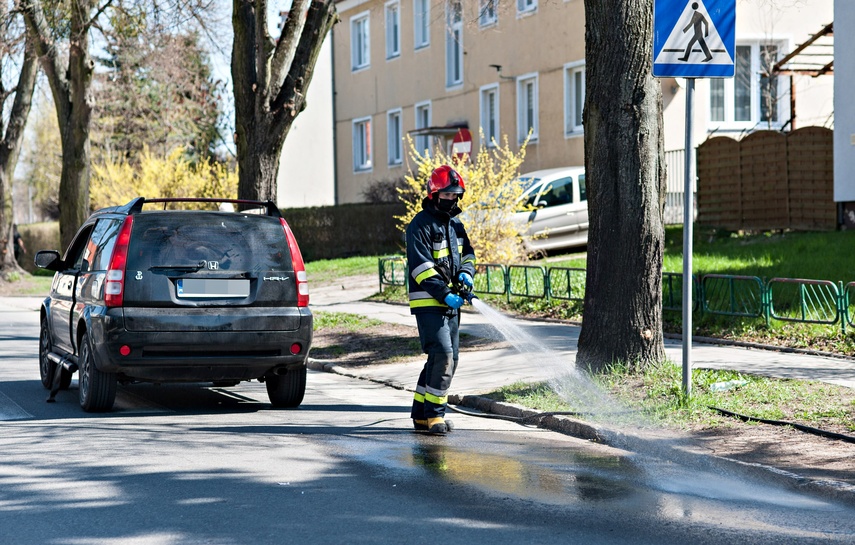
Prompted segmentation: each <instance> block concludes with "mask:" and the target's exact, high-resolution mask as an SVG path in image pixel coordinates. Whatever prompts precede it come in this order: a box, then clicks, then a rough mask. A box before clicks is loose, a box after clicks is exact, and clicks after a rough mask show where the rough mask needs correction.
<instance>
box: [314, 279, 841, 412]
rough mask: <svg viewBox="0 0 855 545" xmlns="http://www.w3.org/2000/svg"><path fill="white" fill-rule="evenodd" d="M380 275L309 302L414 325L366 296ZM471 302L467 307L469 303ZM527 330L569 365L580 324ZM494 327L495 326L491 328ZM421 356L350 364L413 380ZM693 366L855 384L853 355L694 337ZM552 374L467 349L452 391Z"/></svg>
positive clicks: (528, 325)
mask: <svg viewBox="0 0 855 545" xmlns="http://www.w3.org/2000/svg"><path fill="white" fill-rule="evenodd" d="M377 290H378V285H377V283H376V280H375V281H374V282H373V283H371V284H370V285H369V284H368V283H366V284H365V285H364V286H358V287H357V286H354V287H352V288H349V289H342V288H341V286H334V287H332V288H329V287H321V288H317V289H314V290H312V293H311V298H310V304H311V307H312V308H314V309H316V310H318V311H329V312H347V313H351V314H361V315H364V316H368V317H371V318H375V319H377V320H382V321H384V322H391V323H397V324H404V325H410V326H413V327H415V325H416V321H415V318H413V317H412V316H411V315H410V310H409V308H408V307H406V306H404V305H393V304H385V303H374V302H368V301H363V300H362V299H363V298H365V297H368V296H369V295H372V294H374V293H376V292H377ZM467 308H469V307H467ZM514 323H515V324H516V325H518V326H519V327H520V328H521V329H522V330H523V331H524V332H525V333H526V334H528V335H531V336H532V337H533V338H534V339H537V340H539V341H540V342H542V343H543V345H544V347H546V348H548V349H549V351H554V352H555V353H556V354H557V357H559V358H561V359H562V360H564V361H566V363H567V364H568V365H570V364H574V363H575V360H576V349H577V342H578V340H579V331H580V329H581V327H580V326H577V325H572V324H567V323H561V322H554V321H538V320H515V321H514ZM460 331H461V332H462V333H467V334H470V335H476V336H481V337H489V338H495V337H496V334H495V333H494V331H495V330H494V329H493V328H492V327H491V326H490V325H489V324H488V322H487V320H486V319H485V318H484V316H482V315H481V314H479V313H477V312H466V313H464V315H463V317H462V319H461V325H460ZM491 331H493V332H491ZM665 351H666V354H667V355H668V357H669V358H670V359H671V360H672V361H674V362H676V363H678V364H680V363H681V362H682V361H683V347H682V340H680V339H666V340H665ZM421 365H422V362H412V363H399V364H384V365H382V366H369V367H364V368H360V369H351V370H350V372H351V373H352V374H354V375H359V376H365V377H366V378H372V379H377V380H385V381H390V382H396V383H398V384H405V385H406V384H409V383H410V382H412V377H414V376H417V375H418V371H419V369H421ZM692 368H693V369H699V368H703V369H729V370H733V371H740V372H744V373H751V374H756V375H763V376H769V377H776V378H788V379H800V380H817V381H822V382H828V383H831V384H838V385H841V386H846V387H849V388H855V358H843V357H833V356H821V355H812V354H805V353H798V352H792V351H784V350H778V349H775V348H773V347H769V348H768V349H764V348H759V347H743V346H733V345H729V344H723V343H717V342H715V341H714V340H710V341H709V342H700V341H698V340H695V341H693V342H692ZM550 376H552V374H551V373H550V369H549V367H548V366H543V365H537V362H531V361H530V358H525V357H524V356H522V355H521V354H520V353H519V352H517V351H516V350H514V349H511V348H509V349H504V350H491V351H481V352H466V353H465V354H464V355H462V356H461V364H460V367H459V368H458V371H457V373H456V374H455V376H454V383H453V386H452V390H453V393H455V394H460V395H467V394H475V393H479V392H486V391H490V390H494V389H495V388H497V387H501V386H506V385H508V384H512V383H514V382H517V381H520V380H526V381H534V380H543V379H547V378H549V377H550Z"/></svg>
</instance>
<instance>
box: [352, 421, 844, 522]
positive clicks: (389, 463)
mask: <svg viewBox="0 0 855 545" xmlns="http://www.w3.org/2000/svg"><path fill="white" fill-rule="evenodd" d="M455 433H458V432H455ZM462 433H466V434H468V437H467V438H466V439H465V444H464V443H461V442H459V441H458V439H455V438H450V437H430V436H426V435H416V434H413V435H412V436H409V435H408V437H412V440H410V439H407V440H404V441H396V442H385V441H375V440H361V439H356V438H345V439H341V440H339V441H337V442H339V446H340V447H341V449H342V452H343V453H346V456H347V457H348V458H355V459H356V460H358V461H360V462H362V463H365V464H368V465H370V466H373V467H376V468H382V471H381V474H383V475H386V476H387V477H389V478H391V479H393V480H398V479H401V478H404V479H407V480H410V479H420V478H424V477H430V478H439V479H442V480H444V481H447V482H449V483H453V484H455V485H461V486H466V487H471V488H473V489H477V490H480V491H481V492H483V493H486V494H488V495H491V496H497V497H514V498H519V499H523V500H530V501H535V502H539V503H543V504H549V505H578V504H586V503H587V504H590V503H603V502H606V503H609V504H610V505H618V504H624V505H627V506H637V505H645V504H651V505H652V504H661V505H663V506H664V505H670V506H674V505H677V506H680V505H693V506H694V505H697V502H701V503H702V504H704V505H708V506H709V501H710V500H712V501H713V502H715V503H716V504H720V505H744V506H747V505H753V506H758V505H771V506H775V508H782V509H793V510H797V511H799V510H814V511H817V510H828V509H833V508H832V506H831V505H830V504H828V503H825V502H822V501H819V500H817V499H814V498H811V497H809V496H805V495H803V494H800V493H797V492H793V491H790V490H787V489H786V488H782V487H778V486H776V485H775V484H774V483H764V482H762V481H760V480H759V479H754V478H746V475H744V474H738V473H731V474H728V473H727V472H721V471H707V470H698V469H697V468H689V467H686V466H684V465H680V464H675V463H672V462H669V461H667V460H662V459H656V458H650V457H647V456H643V455H638V454H628V453H625V452H623V451H618V450H614V454H609V453H608V451H607V450H604V451H603V452H602V453H598V452H596V450H595V449H590V448H587V447H584V446H583V447H576V446H569V445H560V446H558V445H556V446H550V445H548V444H544V443H541V442H534V443H532V444H526V443H511V442H506V441H495V440H493V439H492V438H491V436H490V433H484V432H477V431H471V432H470V431H467V432H462Z"/></svg>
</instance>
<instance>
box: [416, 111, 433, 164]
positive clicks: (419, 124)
mask: <svg viewBox="0 0 855 545" xmlns="http://www.w3.org/2000/svg"><path fill="white" fill-rule="evenodd" d="M428 127H430V101H428V102H420V103H418V104H416V129H426V128H428ZM430 148H431V137H430V136H429V135H421V136H416V151H417V152H418V153H419V154H424V155H427V156H428V157H430V156H431V155H432V153H431V149H430Z"/></svg>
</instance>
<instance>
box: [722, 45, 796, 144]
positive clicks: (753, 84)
mask: <svg viewBox="0 0 855 545" xmlns="http://www.w3.org/2000/svg"><path fill="white" fill-rule="evenodd" d="M736 46H737V47H750V48H751V55H750V56H751V62H750V67H749V68H748V70H747V71H746V72H747V73H748V74H749V77H750V78H751V79H750V82H749V97H750V104H749V107H748V109H749V119H747V120H739V121H737V120H736V98H735V93H736V81H735V80H736V79H737V78H739V77H740V67H737V68H736V74H735V75H734V77H732V78H722V79H720V80H712V79H711V80H710V83H709V92H708V93H707V108H706V113H707V131H709V132H713V131H745V130H752V129H765V128H770V127H771V128H772V129H780V128H781V127H782V126H783V124H784V123H786V121H787V117H788V115H789V107H788V105H789V103H790V91H789V86H788V85H786V82H785V80H784V79H783V78H782V77H781V76H777V86H778V98H777V100H776V109H777V118H776V119H773V120H772V121H771V123H770V122H767V121H765V120H761V116H762V105H761V100H762V96H761V94H762V89H761V85H760V82H761V77H762V76H761V72H762V70H763V66H762V62H761V59H760V49H761V47H763V46H775V47H777V48H778V51H777V59H779V60H780V59H781V58H783V57H784V55H786V52H787V51H788V50H789V46H790V43H789V41H788V40H783V39H775V38H770V37H768V36H763V37H758V38H755V39H739V40H737V42H736ZM734 61H736V59H734ZM713 86H721V87H723V88H724V120H713V111H712V106H713V104H712V100H713ZM721 87H720V88H721Z"/></svg>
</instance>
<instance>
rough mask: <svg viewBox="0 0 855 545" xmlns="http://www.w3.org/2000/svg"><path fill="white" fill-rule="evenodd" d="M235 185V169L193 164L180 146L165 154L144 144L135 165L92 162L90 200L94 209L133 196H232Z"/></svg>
mask: <svg viewBox="0 0 855 545" xmlns="http://www.w3.org/2000/svg"><path fill="white" fill-rule="evenodd" d="M237 186H238V175H237V172H235V171H230V170H229V169H228V167H227V166H226V165H222V164H219V163H215V164H200V165H193V164H191V163H190V162H189V161H188V160H187V159H186V158H185V156H184V149H183V148H176V149H175V150H173V151H172V153H170V154H169V155H168V156H167V157H164V158H161V157H155V156H154V155H153V154H152V153H151V152H150V151H149V149H148V148H145V149H144V150H143V152H142V155H141V156H140V159H139V164H138V165H131V164H130V163H128V162H126V161H120V162H112V161H108V162H105V163H102V164H99V165H94V166H93V168H92V181H91V185H90V190H89V201H90V206H91V207H92V209H93V210H97V209H99V208H104V207H105V206H118V205H123V204H126V203H128V202H129V201H130V200H132V199H135V198H136V197H145V198H147V199H154V198H162V197H207V198H214V199H217V198H223V199H234V198H236V197H237ZM189 207H190V206H188V208H189Z"/></svg>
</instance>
